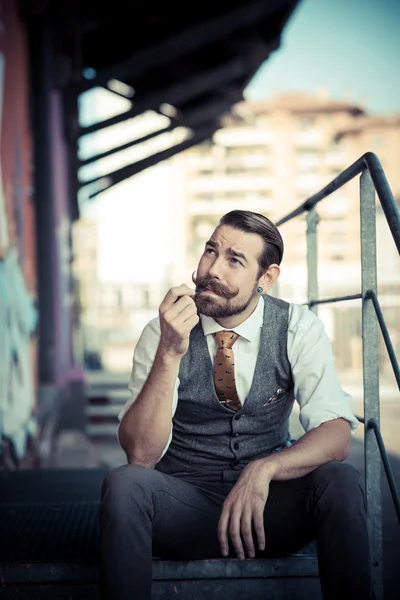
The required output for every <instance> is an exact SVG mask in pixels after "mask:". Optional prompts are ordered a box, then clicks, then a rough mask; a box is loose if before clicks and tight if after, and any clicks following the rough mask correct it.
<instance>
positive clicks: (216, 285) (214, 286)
mask: <svg viewBox="0 0 400 600" xmlns="http://www.w3.org/2000/svg"><path fill="white" fill-rule="evenodd" d="M195 273H196V271H193V273H192V281H193V283H194V284H195V286H196V294H195V295H196V296H197V295H198V294H199V293H200V292H201V291H203V290H205V289H209V290H211V291H213V292H214V294H217V296H221V297H222V298H225V299H226V300H231V299H232V298H235V296H237V295H238V293H239V288H238V289H237V290H236V291H231V290H229V289H228V288H227V287H225V286H224V285H222V284H221V283H220V282H219V281H218V280H216V279H213V278H212V277H207V276H205V277H196V276H195Z"/></svg>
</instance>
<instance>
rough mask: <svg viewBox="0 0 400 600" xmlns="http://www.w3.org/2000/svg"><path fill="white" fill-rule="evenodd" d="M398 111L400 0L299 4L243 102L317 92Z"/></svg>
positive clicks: (380, 110) (378, 110) (312, 0)
mask: <svg viewBox="0 0 400 600" xmlns="http://www.w3.org/2000/svg"><path fill="white" fill-rule="evenodd" d="M321 88H326V89H328V90H329V92H330V95H331V96H332V97H333V98H341V99H343V98H344V99H349V100H352V101H356V102H358V103H361V104H362V106H363V107H364V108H365V109H366V110H367V111H368V112H371V113H382V114H392V113H395V112H400V0H300V3H299V5H298V7H297V8H296V10H295V12H294V14H293V15H292V17H291V18H290V20H289V21H288V23H287V25H286V27H285V29H284V32H283V36H282V40H281V46H280V48H279V49H278V50H277V51H276V52H274V53H273V54H272V55H271V56H270V57H269V59H268V60H267V61H266V62H265V63H264V65H263V66H262V67H261V68H260V70H259V71H258V73H257V74H256V76H255V77H254V78H253V80H252V81H251V82H250V84H249V86H248V88H247V90H246V98H249V99H260V98H269V97H271V96H272V95H274V94H275V93H278V92H279V91H307V92H310V93H312V92H316V91H318V89H321Z"/></svg>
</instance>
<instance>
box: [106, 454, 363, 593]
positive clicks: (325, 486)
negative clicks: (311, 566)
mask: <svg viewBox="0 0 400 600" xmlns="http://www.w3.org/2000/svg"><path fill="white" fill-rule="evenodd" d="M239 475H240V473H239V472H238V471H230V470H229V471H222V472H221V471H219V472H210V473H207V474H195V473H193V474H191V475H180V476H179V477H177V476H172V475H166V474H164V473H161V472H159V471H157V470H155V469H149V468H146V467H141V466H137V465H124V466H122V467H118V468H117V469H114V470H112V471H110V472H109V473H108V474H107V476H106V478H105V480H104V484H103V490H102V502H101V508H100V528H101V587H102V598H104V599H107V600H150V597H151V585H152V557H153V556H157V557H160V558H168V559H172V560H174V559H176V560H195V559H205V558H221V553H220V549H219V544H218V538H217V525H218V521H219V518H220V514H221V509H222V504H223V501H224V498H225V497H226V495H227V494H228V493H229V491H230V490H231V489H232V487H233V485H234V484H235V482H236V480H237V478H238V476H239ZM264 526H265V536H266V548H265V551H263V552H262V553H261V552H258V553H257V554H256V556H258V557H260V556H264V557H278V556H285V555H289V554H291V553H293V552H294V551H296V550H299V549H300V548H302V547H304V546H305V545H306V544H308V543H309V542H310V541H312V540H316V542H317V552H318V563H319V572H320V581H321V587H322V593H323V598H324V600H337V599H338V598H340V600H343V599H349V600H350V598H351V599H352V600H354V598H357V600H370V599H371V598H372V583H371V567H370V553H369V543H368V534H367V527H366V519H365V504H364V496H363V491H362V487H361V484H360V475H359V473H358V471H357V470H356V469H354V467H352V466H351V465H349V464H347V463H337V462H332V463H328V464H326V465H323V466H321V467H319V468H317V469H316V470H315V471H313V472H312V473H309V474H308V475H305V476H304V477H301V478H298V479H291V480H288V481H272V482H271V484H270V491H269V496H268V500H267V504H266V507H265V511H264ZM255 541H256V540H255ZM230 556H234V552H233V548H231V553H230ZM265 585H266V586H267V585H268V580H266V583H265Z"/></svg>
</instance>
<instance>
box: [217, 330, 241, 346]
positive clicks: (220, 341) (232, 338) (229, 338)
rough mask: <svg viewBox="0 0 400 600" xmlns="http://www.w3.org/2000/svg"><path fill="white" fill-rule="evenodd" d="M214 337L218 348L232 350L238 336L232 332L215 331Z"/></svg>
mask: <svg viewBox="0 0 400 600" xmlns="http://www.w3.org/2000/svg"><path fill="white" fill-rule="evenodd" d="M214 337H215V340H216V342H217V346H218V348H232V346H233V344H234V343H235V342H236V340H237V339H238V337H239V334H238V333H234V332H233V331H217V333H214Z"/></svg>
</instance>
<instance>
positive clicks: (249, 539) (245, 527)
mask: <svg viewBox="0 0 400 600" xmlns="http://www.w3.org/2000/svg"><path fill="white" fill-rule="evenodd" d="M251 522H252V514H251V511H246V513H243V514H242V518H241V520H240V533H241V537H242V540H243V542H244V546H245V548H246V550H247V554H248V556H249V557H250V558H254V556H255V554H256V553H255V551H254V540H253V532H252V529H251Z"/></svg>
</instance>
